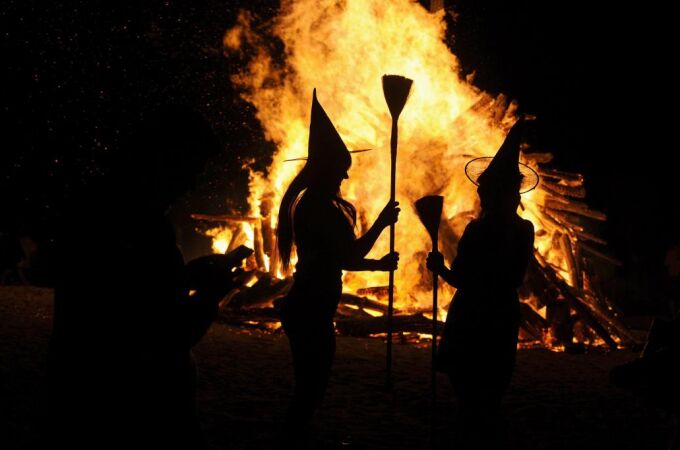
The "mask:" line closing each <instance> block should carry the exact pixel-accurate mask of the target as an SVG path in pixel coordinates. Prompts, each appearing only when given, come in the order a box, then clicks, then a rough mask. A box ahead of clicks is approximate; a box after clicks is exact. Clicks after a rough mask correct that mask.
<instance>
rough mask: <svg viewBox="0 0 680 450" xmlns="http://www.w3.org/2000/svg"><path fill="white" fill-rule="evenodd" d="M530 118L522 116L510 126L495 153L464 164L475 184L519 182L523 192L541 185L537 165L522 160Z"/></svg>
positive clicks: (515, 184)
mask: <svg viewBox="0 0 680 450" xmlns="http://www.w3.org/2000/svg"><path fill="white" fill-rule="evenodd" d="M526 123H527V121H526V120H525V119H523V118H520V119H519V120H518V121H517V122H516V123H515V124H514V125H513V126H512V128H511V129H510V132H508V135H507V136H506V137H505V141H503V144H502V145H501V148H499V149H498V151H497V152H496V155H495V156H493V157H490V156H483V157H481V158H475V159H473V160H471V161H469V162H468V163H467V164H466V165H465V175H467V177H468V179H469V180H470V181H472V182H473V183H474V184H475V185H477V186H479V185H480V184H486V183H494V184H496V185H499V186H518V187H519V193H520V194H524V193H526V192H529V191H531V190H533V189H534V188H535V187H536V186H538V181H539V177H538V174H537V173H536V171H535V170H534V169H532V168H531V167H529V166H527V165H526V164H522V163H521V162H519V150H520V149H519V147H520V144H521V140H522V137H523V134H524V133H523V132H524V129H525V127H526Z"/></svg>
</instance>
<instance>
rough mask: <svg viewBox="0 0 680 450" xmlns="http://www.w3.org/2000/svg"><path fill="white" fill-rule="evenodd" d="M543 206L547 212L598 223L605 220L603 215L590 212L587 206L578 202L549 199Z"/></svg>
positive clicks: (605, 216)
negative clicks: (560, 213) (565, 213)
mask: <svg viewBox="0 0 680 450" xmlns="http://www.w3.org/2000/svg"><path fill="white" fill-rule="evenodd" d="M545 206H546V208H547V209H548V210H556V211H566V212H570V213H574V214H578V215H580V216H584V217H589V218H591V219H595V220H600V221H605V220H607V215H606V214H605V213H602V212H600V211H595V210H592V209H590V208H588V205H586V204H584V203H580V202H560V201H556V200H554V199H552V198H551V199H548V200H546V202H545Z"/></svg>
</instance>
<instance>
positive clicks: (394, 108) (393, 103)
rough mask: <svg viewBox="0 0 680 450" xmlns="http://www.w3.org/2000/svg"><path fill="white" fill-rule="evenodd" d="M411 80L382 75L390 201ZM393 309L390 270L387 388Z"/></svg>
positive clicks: (394, 194)
mask: <svg viewBox="0 0 680 450" xmlns="http://www.w3.org/2000/svg"><path fill="white" fill-rule="evenodd" d="M412 84H413V80H410V79H408V78H405V77H402V76H401V75H383V77H382V85H383V93H384V94H385V100H386V101H387V107H388V108H389V109H390V115H391V116H392V135H391V137H390V155H391V157H392V162H391V166H390V201H391V202H393V201H394V200H395V197H396V192H395V191H396V185H397V180H396V178H397V139H398V137H397V134H398V133H397V129H398V127H397V122H398V121H399V115H400V114H401V111H402V110H403V109H404V105H405V104H406V100H407V99H408V94H409V93H410V92H411V85H412ZM392 252H394V224H392V225H390V253H392ZM393 311H394V271H393V270H390V281H389V291H388V302H387V362H386V363H387V369H386V373H385V385H386V386H387V387H388V388H389V387H390V386H391V385H392V313H393Z"/></svg>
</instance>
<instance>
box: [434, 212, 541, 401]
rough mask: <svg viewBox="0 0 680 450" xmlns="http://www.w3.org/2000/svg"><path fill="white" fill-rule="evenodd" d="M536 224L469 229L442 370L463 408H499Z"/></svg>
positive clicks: (509, 221) (493, 223)
mask: <svg viewBox="0 0 680 450" xmlns="http://www.w3.org/2000/svg"><path fill="white" fill-rule="evenodd" d="M533 236H534V234H533V225H532V224H531V222H529V221H526V220H523V219H521V218H520V217H519V216H516V215H513V216H512V217H509V218H501V217H498V218H495V217H492V216H491V217H488V216H487V217H482V218H480V219H477V220H474V221H472V222H470V224H468V226H467V227H466V229H465V232H464V233H463V236H462V237H461V240H460V242H459V243H458V252H457V255H456V258H455V259H454V261H453V263H452V267H451V279H452V282H453V283H452V284H453V285H454V286H455V287H456V288H457V292H456V294H455V295H454V298H453V301H452V304H451V307H450V308H449V312H448V316H447V318H446V324H445V326H444V331H443V335H442V340H441V344H440V346H439V354H438V362H437V365H438V369H439V370H440V371H443V372H447V373H448V374H449V376H450V378H451V381H452V384H453V388H454V391H455V394H456V397H457V398H458V400H459V401H460V403H461V406H462V407H463V408H465V407H468V406H470V405H475V407H480V408H481V409H492V408H495V407H497V406H499V405H500V401H501V398H502V396H503V394H504V392H505V390H506V388H507V387H508V385H509V383H510V378H511V375H512V371H513V369H514V365H515V355H516V352H517V334H518V331H519V320H520V310H519V297H518V294H517V288H518V287H519V286H520V284H521V283H522V280H523V278H524V273H525V272H526V268H527V265H528V263H529V258H530V256H531V254H532V250H533Z"/></svg>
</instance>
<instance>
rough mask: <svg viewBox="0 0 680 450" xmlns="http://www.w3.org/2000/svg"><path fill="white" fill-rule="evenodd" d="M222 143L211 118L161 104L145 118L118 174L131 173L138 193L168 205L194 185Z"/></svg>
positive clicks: (130, 143)
mask: <svg viewBox="0 0 680 450" xmlns="http://www.w3.org/2000/svg"><path fill="white" fill-rule="evenodd" d="M220 150H221V146H220V144H219V142H218V140H217V138H216V136H215V135H214V133H213V131H212V129H211V127H210V125H209V124H208V122H207V121H206V120H205V119H204V118H203V116H201V115H200V114H199V113H197V112H196V111H194V110H192V109H190V108H187V107H184V106H178V105H171V106H165V107H163V108H162V109H161V108H159V109H157V110H155V111H153V112H151V113H149V114H147V115H145V116H144V118H143V119H142V121H141V123H140V125H139V127H138V128H137V130H136V131H135V132H134V133H133V135H132V137H131V140H130V142H129V144H128V146H127V148H126V149H125V151H124V152H123V155H122V157H121V158H120V159H119V161H118V167H117V168H116V169H117V170H116V175H117V177H118V178H121V179H120V180H119V181H125V180H123V179H122V177H129V179H130V182H131V183H132V184H134V185H136V186H137V188H138V189H139V188H140V187H141V189H142V190H145V191H146V192H139V195H149V196H151V197H152V198H151V199H150V200H151V201H152V202H154V203H156V204H157V206H160V207H163V208H166V207H167V206H169V205H170V204H171V203H172V202H174V201H175V200H177V198H179V197H180V196H181V195H182V194H184V193H185V192H187V191H189V190H191V189H193V188H194V186H195V183H196V177H197V175H199V173H200V172H201V170H202V169H203V167H204V165H205V163H206V162H207V161H208V159H209V158H211V157H213V156H215V155H216V154H217V153H218V152H219V151H220Z"/></svg>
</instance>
